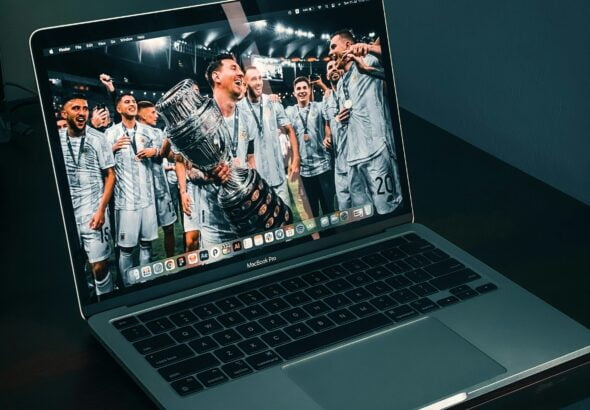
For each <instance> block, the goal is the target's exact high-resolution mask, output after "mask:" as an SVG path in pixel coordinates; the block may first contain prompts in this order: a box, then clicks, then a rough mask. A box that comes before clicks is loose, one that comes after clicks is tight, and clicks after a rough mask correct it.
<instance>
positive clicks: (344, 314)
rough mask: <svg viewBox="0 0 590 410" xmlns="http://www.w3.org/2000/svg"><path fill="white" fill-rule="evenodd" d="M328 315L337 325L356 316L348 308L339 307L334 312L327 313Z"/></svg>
mask: <svg viewBox="0 0 590 410" xmlns="http://www.w3.org/2000/svg"><path fill="white" fill-rule="evenodd" d="M328 317H329V318H330V319H331V320H333V321H334V322H335V323H336V324H337V325H341V324H343V323H346V322H350V321H352V320H355V319H356V316H355V315H354V314H352V312H350V310H348V309H340V310H337V311H335V312H332V313H329V314H328Z"/></svg>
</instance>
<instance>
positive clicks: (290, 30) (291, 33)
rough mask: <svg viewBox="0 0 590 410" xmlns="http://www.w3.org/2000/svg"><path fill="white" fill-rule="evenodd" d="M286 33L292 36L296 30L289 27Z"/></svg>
mask: <svg viewBox="0 0 590 410" xmlns="http://www.w3.org/2000/svg"><path fill="white" fill-rule="evenodd" d="M285 33H287V34H288V35H290V36H292V35H293V33H295V30H293V29H292V28H291V27H287V28H286V29H285Z"/></svg>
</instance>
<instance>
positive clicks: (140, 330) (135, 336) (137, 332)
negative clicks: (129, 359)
mask: <svg viewBox="0 0 590 410" xmlns="http://www.w3.org/2000/svg"><path fill="white" fill-rule="evenodd" d="M121 334H122V335H123V337H125V339H127V340H129V341H130V342H135V341H136V340H139V339H144V338H146V337H148V336H151V335H152V334H151V333H150V331H149V330H147V328H146V327H145V326H144V325H137V326H133V327H130V328H127V329H124V330H122V331H121Z"/></svg>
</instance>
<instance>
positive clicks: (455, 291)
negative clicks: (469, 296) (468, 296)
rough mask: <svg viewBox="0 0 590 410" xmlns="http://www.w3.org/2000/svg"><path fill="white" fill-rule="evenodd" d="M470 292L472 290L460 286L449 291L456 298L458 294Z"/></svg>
mask: <svg viewBox="0 0 590 410" xmlns="http://www.w3.org/2000/svg"><path fill="white" fill-rule="evenodd" d="M470 290H472V289H471V288H470V287H469V286H467V285H461V286H457V287H454V288H452V289H449V292H451V293H452V294H453V295H455V296H457V295H458V294H459V293H463V292H468V291H470Z"/></svg>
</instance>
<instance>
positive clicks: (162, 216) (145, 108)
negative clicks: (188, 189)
mask: <svg viewBox="0 0 590 410" xmlns="http://www.w3.org/2000/svg"><path fill="white" fill-rule="evenodd" d="M137 119H138V121H139V123H140V124H144V125H146V126H148V127H152V129H153V131H154V132H155V136H156V141H155V144H156V145H159V146H161V148H160V152H159V153H158V155H156V156H155V157H154V158H152V168H153V169H152V171H153V175H154V190H155V194H156V211H158V226H161V227H162V230H163V231H164V249H165V250H166V256H174V222H176V212H175V210H174V202H172V195H171V194H170V187H169V186H168V180H167V178H166V174H165V172H164V169H163V167H162V160H163V158H166V157H167V156H168V154H169V153H170V141H168V138H166V135H165V134H164V131H162V130H160V129H159V128H156V124H157V122H158V113H157V112H156V106H155V105H154V103H152V102H151V101H140V102H138V103H137Z"/></svg>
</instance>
